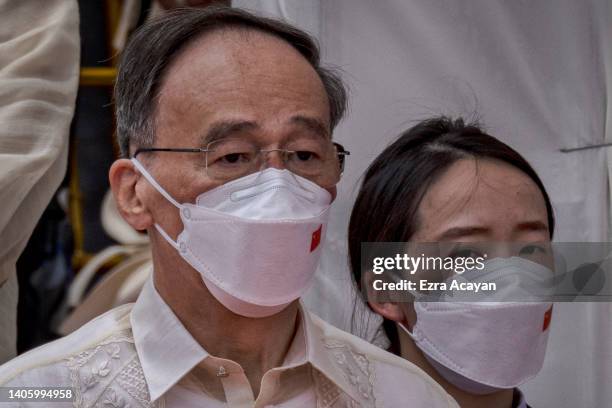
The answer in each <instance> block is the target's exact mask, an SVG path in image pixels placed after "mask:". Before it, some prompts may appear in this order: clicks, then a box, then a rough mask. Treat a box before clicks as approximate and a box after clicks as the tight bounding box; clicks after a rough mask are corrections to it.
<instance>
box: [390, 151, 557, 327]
mask: <svg viewBox="0 0 612 408" xmlns="http://www.w3.org/2000/svg"><path fill="white" fill-rule="evenodd" d="M417 220H418V223H417V229H416V232H415V234H414V235H413V236H412V237H411V238H410V241H411V242H412V243H419V242H425V243H431V242H437V243H442V246H444V243H448V247H453V246H455V244H451V243H478V244H479V245H478V246H475V247H478V248H481V249H482V248H487V250H486V251H483V252H487V255H488V257H489V259H490V258H493V257H509V256H525V257H527V258H532V260H534V261H536V262H540V260H539V259H534V258H536V257H538V256H542V257H545V256H546V255H538V254H533V253H528V254H527V255H524V253H523V251H529V248H533V247H536V248H541V246H539V245H535V244H534V245H524V244H522V243H525V244H527V243H545V242H549V241H550V234H549V226H548V213H547V210H546V204H545V201H544V197H543V195H542V193H541V191H540V189H539V188H538V186H537V185H536V184H535V183H534V182H533V181H532V180H531V178H530V177H529V176H528V175H526V174H525V173H523V172H522V171H520V170H518V169H517V168H515V167H514V166H511V165H509V164H506V163H504V162H502V161H498V160H492V159H462V160H459V161H457V162H456V163H454V164H453V165H451V167H450V168H449V169H448V170H447V171H446V172H445V173H444V174H443V175H442V176H441V177H440V178H439V179H438V180H436V181H435V182H434V183H433V184H432V185H431V186H430V187H429V189H428V191H427V192H426V193H425V195H424V197H423V200H422V201H421V204H420V206H419V208H418V213H417ZM511 243H512V244H511ZM517 243H521V244H517ZM417 245H418V244H417ZM457 246H464V247H470V246H469V245H463V244H462V245H457ZM542 252H546V251H542ZM440 255H442V254H440ZM448 255H450V254H446V256H448ZM480 255H482V252H481V253H479V254H477V255H475V256H480ZM400 309H401V312H399V315H398V316H397V317H396V318H393V319H392V320H396V321H398V322H402V323H404V324H405V325H406V326H407V327H409V328H412V326H413V325H414V324H415V323H416V315H415V312H414V308H413V305H412V303H403V304H401V306H400ZM385 317H387V318H389V316H385Z"/></svg>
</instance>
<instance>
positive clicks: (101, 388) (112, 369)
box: [66, 332, 158, 408]
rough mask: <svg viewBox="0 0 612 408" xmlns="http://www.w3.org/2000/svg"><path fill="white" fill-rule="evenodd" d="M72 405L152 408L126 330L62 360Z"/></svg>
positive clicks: (140, 368) (134, 351) (87, 407)
mask: <svg viewBox="0 0 612 408" xmlns="http://www.w3.org/2000/svg"><path fill="white" fill-rule="evenodd" d="M66 366H67V367H68V369H69V370H70V379H71V381H72V385H73V387H74V390H75V400H74V403H73V406H74V407H75V408H90V407H92V408H93V407H96V408H98V407H100V408H131V407H138V408H153V407H157V406H158V404H151V402H150V398H149V391H148V388H147V384H146V381H145V377H144V372H143V371H142V367H141V366H140V361H139V360H138V356H137V354H136V349H135V348H134V340H133V338H132V337H131V333H130V332H124V333H120V334H118V335H115V336H113V337H111V338H109V339H107V340H105V341H103V342H101V343H100V344H98V345H97V346H95V347H93V348H92V349H89V350H86V351H83V352H81V353H79V354H77V355H75V356H73V357H70V358H68V359H67V360H66Z"/></svg>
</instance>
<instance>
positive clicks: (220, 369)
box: [217, 366, 229, 378]
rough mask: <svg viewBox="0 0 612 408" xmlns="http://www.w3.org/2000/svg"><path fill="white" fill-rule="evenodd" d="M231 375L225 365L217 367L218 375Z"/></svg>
mask: <svg viewBox="0 0 612 408" xmlns="http://www.w3.org/2000/svg"><path fill="white" fill-rule="evenodd" d="M227 376H229V373H228V372H227V370H226V369H225V367H223V366H219V368H218V369H217V377H223V378H224V377H227Z"/></svg>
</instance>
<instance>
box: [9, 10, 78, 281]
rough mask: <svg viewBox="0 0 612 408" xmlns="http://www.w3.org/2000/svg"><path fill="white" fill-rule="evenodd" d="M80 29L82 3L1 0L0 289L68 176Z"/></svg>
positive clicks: (11, 273)
mask: <svg viewBox="0 0 612 408" xmlns="http://www.w3.org/2000/svg"><path fill="white" fill-rule="evenodd" d="M78 30H79V15H78V5H77V2H76V0H45V1H40V0H19V1H14V0H0V203H2V206H1V207H0V243H1V244H0V284H1V283H2V282H4V281H6V280H7V279H8V278H9V277H11V276H13V274H14V273H15V263H16V261H17V258H18V257H19V255H20V253H21V251H22V250H23V248H24V247H25V245H26V243H27V241H28V239H29V237H30V235H31V233H32V231H33V230H34V227H35V225H36V223H37V221H38V219H39V217H40V215H41V214H42V212H43V210H44V209H45V207H46V206H47V204H48V203H49V200H50V199H51V197H52V196H53V193H54V192H55V190H56V189H57V188H58V186H59V184H60V182H61V180H62V178H63V176H64V174H65V172H66V159H67V152H68V134H69V127H70V121H71V119H72V115H73V112H74V103H75V98H76V92H77V87H78V80H79V53H80V43H79V31H78Z"/></svg>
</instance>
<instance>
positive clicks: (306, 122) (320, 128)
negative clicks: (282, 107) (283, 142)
mask: <svg viewBox="0 0 612 408" xmlns="http://www.w3.org/2000/svg"><path fill="white" fill-rule="evenodd" d="M291 123H293V124H296V125H299V126H302V127H304V128H306V129H308V130H309V131H310V132H312V133H314V134H317V135H319V136H321V137H323V138H325V139H330V138H331V135H330V134H329V129H328V128H327V126H325V124H324V123H323V122H321V121H320V120H319V119H316V118H313V117H310V116H304V115H296V116H293V117H292V118H291Z"/></svg>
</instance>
